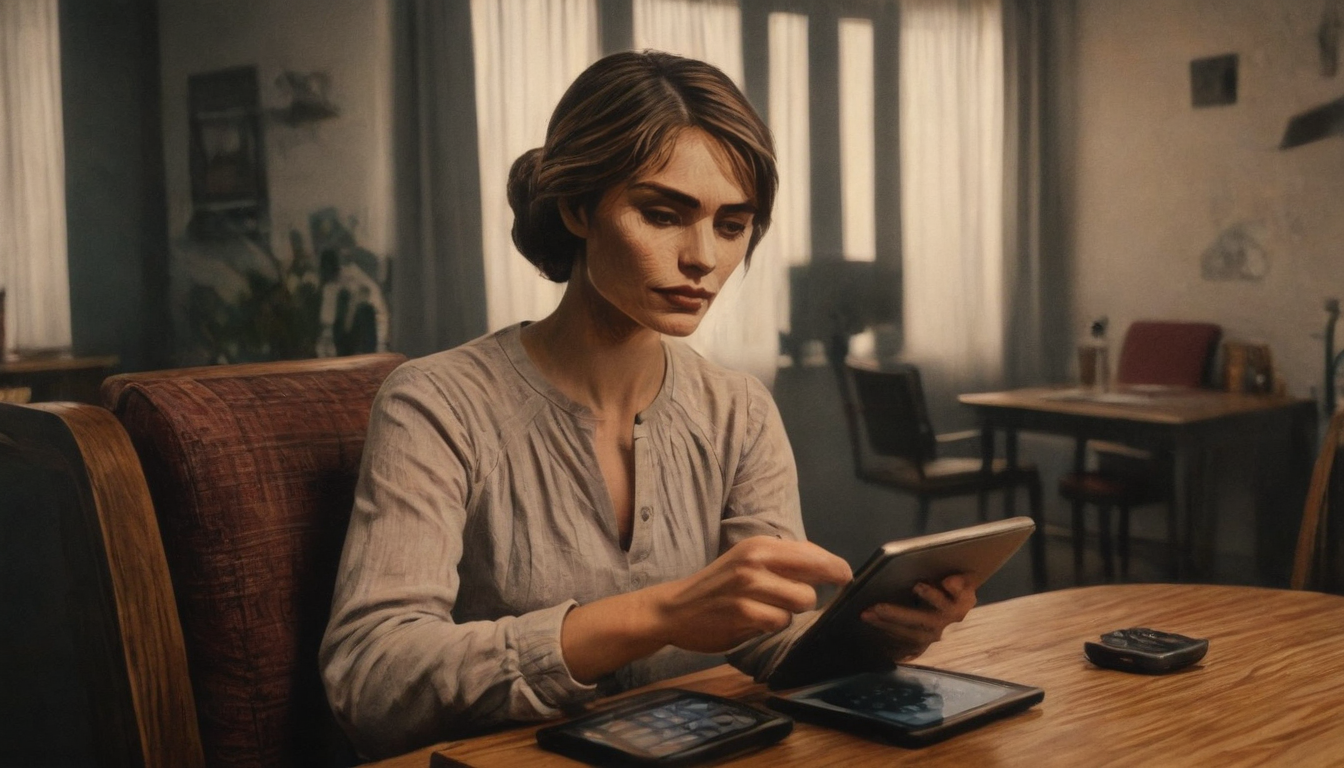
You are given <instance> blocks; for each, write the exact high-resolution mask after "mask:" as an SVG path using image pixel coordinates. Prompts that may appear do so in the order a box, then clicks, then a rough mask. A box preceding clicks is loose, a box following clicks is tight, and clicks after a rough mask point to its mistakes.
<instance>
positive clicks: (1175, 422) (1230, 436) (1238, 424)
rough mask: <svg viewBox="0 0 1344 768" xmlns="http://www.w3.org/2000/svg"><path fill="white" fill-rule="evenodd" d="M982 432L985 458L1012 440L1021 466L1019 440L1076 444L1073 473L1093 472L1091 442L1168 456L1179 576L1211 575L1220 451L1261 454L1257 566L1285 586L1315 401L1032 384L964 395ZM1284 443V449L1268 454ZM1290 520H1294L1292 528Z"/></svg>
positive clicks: (1174, 574)
mask: <svg viewBox="0 0 1344 768" xmlns="http://www.w3.org/2000/svg"><path fill="white" fill-rule="evenodd" d="M958 400H959V401H960V402H961V403H962V404H963V405H966V406H969V407H970V408H971V409H972V410H974V411H975V413H976V417H977V419H978V420H979V422H980V426H981V429H982V432H983V436H982V453H983V454H984V457H985V460H986V461H990V460H992V458H993V451H994V441H995V435H996V434H997V433H999V432H1002V433H1003V435H1004V458H1005V460H1006V461H1007V462H1008V464H1009V466H1010V467H1011V466H1015V465H1016V463H1017V461H1018V434H1019V433H1020V432H1041V433H1048V434H1055V435H1062V436H1066V437H1071V438H1073V439H1074V455H1073V471H1074V472H1076V473H1082V472H1083V471H1084V470H1085V469H1086V462H1087V453H1086V446H1087V442H1088V441H1089V440H1109V441H1114V442H1117V443H1123V444H1125V445H1129V446H1133V447H1137V448H1141V449H1144V450H1149V451H1153V452H1169V453H1170V454H1171V456H1172V466H1173V470H1172V477H1171V483H1170V489H1171V493H1170V498H1169V503H1170V504H1171V506H1172V509H1173V514H1171V515H1170V516H1169V519H1168V542H1169V543H1172V544H1173V545H1174V546H1173V549H1172V560H1171V566H1170V574H1169V575H1170V576H1171V578H1172V579H1174V580H1175V579H1185V578H1190V577H1196V578H1197V577H1201V576H1207V574H1208V573H1209V572H1210V563H1211V561H1212V558H1213V552H1214V549H1215V546H1216V537H1217V524H1218V516H1217V515H1216V514H1213V513H1212V512H1211V511H1210V509H1209V506H1210V505H1208V504H1207V503H1206V499H1207V497H1208V495H1209V493H1208V491H1209V488H1208V483H1209V481H1210V478H1212V477H1216V476H1217V471H1216V470H1217V468H1216V467H1214V466H1211V465H1212V464H1213V460H1212V457H1213V456H1214V455H1215V451H1214V449H1215V448H1218V449H1222V448H1224V447H1228V446H1230V447H1231V448H1232V449H1234V450H1240V451H1244V452H1248V453H1250V454H1253V456H1254V458H1255V460H1254V463H1253V464H1252V467H1253V471H1254V477H1253V478H1252V482H1251V487H1252V492H1251V495H1252V496H1253V497H1254V500H1255V505H1256V514H1257V518H1258V519H1257V529H1256V536H1257V542H1256V546H1257V560H1258V561H1259V567H1260V570H1261V572H1262V575H1263V577H1264V581H1266V582H1267V583H1283V584H1286V583H1287V570H1288V563H1287V560H1288V558H1289V557H1291V554H1292V552H1293V537H1294V536H1295V535H1296V532H1297V526H1296V522H1295V521H1296V519H1297V518H1298V517H1300V515H1301V511H1302V503H1303V499H1304V498H1305V495H1306V489H1307V481H1308V477H1309V475H1310V472H1311V462H1312V457H1313V456H1314V455H1315V450H1316V431H1317V429H1316V428H1317V423H1316V422H1317V412H1316V403H1315V401H1313V400H1308V399H1303V398H1298V397H1293V396H1290V395H1274V394H1252V393H1243V392H1225V391H1222V390H1213V389H1191V388H1184V387H1161V386H1131V387H1109V388H1106V389H1102V388H1083V387H1029V388H1024V389H1015V390H1008V391H1003V392H978V393H971V394H964V395H961V396H960V397H959V398H958ZM1270 445H1275V446H1277V445H1284V446H1286V450H1282V451H1279V450H1269V449H1268V447H1269V446H1270ZM1285 520H1290V521H1293V522H1292V523H1291V524H1285Z"/></svg>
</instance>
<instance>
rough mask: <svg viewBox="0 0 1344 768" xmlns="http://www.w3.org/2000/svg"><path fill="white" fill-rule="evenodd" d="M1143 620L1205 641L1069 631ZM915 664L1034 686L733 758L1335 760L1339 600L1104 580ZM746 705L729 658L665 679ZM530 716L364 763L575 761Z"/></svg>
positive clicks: (1048, 596)
mask: <svg viewBox="0 0 1344 768" xmlns="http://www.w3.org/2000/svg"><path fill="white" fill-rule="evenodd" d="M1132 626H1147V627H1152V628H1155V629H1162V630H1166V631H1171V632H1178V633H1181V634H1185V635H1190V636H1192V637H1204V638H1208V639H1209V642H1210V646H1209V652H1208V655H1207V656H1206V657H1205V658H1204V660H1203V661H1202V662H1201V663H1200V664H1198V665H1196V666H1194V667H1191V668H1189V669H1187V670H1184V671H1181V672H1177V673H1174V674H1170V675H1165V676H1146V675H1135V674H1127V673H1124V672H1115V671H1111V670H1105V669H1099V668H1097V667H1094V666H1093V665H1092V664H1090V663H1089V662H1088V661H1087V660H1086V659H1085V658H1084V657H1083V654H1082V647H1083V642H1084V641H1086V640H1093V639H1096V638H1097V636H1099V635H1101V634H1102V633H1104V632H1107V631H1110V630H1113V629H1119V628H1122V627H1132ZM920 662H921V663H923V664H928V665H931V666H936V667H941V668H944V669H950V670H957V671H962V672H970V673H973V674H979V675H985V676H989V677H996V678H1000V679H1004V680H1011V681H1014V682H1019V683H1025V684H1029V685H1036V686H1040V687H1041V688H1044V689H1045V701H1044V702H1042V703H1041V704H1039V705H1037V706H1036V707H1034V708H1032V709H1031V710H1029V711H1027V712H1025V713H1023V714H1020V715H1016V716H1012V717H1010V718H1007V719H1004V720H1001V721H998V722H995V723H992V724H990V725H987V726H985V727H983V728H980V729H979V730H976V731H973V732H971V733H967V734H963V735H961V736H957V737H954V738H952V739H951V740H949V741H946V742H943V743H941V744H937V745H934V746H931V747H927V748H924V749H920V750H906V749H901V748H898V747H892V746H888V745H885V744H882V743H878V742H875V741H869V740H866V739H862V738H859V737H855V736H850V735H848V734H845V733H842V732H839V731H833V730H827V729H823V728H820V727H817V726H812V725H809V724H806V723H801V722H800V723H798V724H797V726H796V727H795V730H794V732H793V734H792V735H790V736H789V737H788V738H786V739H785V740H784V741H782V742H780V743H779V744H777V745H775V746H773V747H770V748H768V749H765V750H762V751H760V752H757V753H754V754H750V755H746V756H743V757H741V758H738V759H737V760H734V761H731V764H732V765H741V766H771V767H772V768H780V767H782V766H795V765H796V766H831V765H844V766H860V767H861V766H878V765H881V766H895V765H919V766H1030V767H1031V768H1040V767H1041V766H1089V767H1098V768H1099V767H1102V766H1116V767H1117V768H1120V767H1123V768H1133V767H1134V766H1220V767H1221V766H1263V765H1285V766H1338V765H1341V764H1342V763H1344V686H1342V685H1341V683H1344V597H1338V596H1332V595H1325V594H1320V593H1315V592H1300V591H1287V590H1270V589H1259V588H1254V587H1231V586H1207V585H1167V584H1142V585H1110V586H1098V587H1086V588H1079V589H1068V590H1061V591H1057V592H1046V593H1041V594H1036V595H1029V596H1026V597H1020V598H1017V599H1014V600H1008V601H1004V602H1001V603H995V604H992V605H986V606H981V607H978V608H976V609H975V610H973V611H972V612H971V614H970V616H969V617H967V620H966V621H965V622H963V623H962V624H960V625H956V626H954V627H953V628H951V629H950V630H949V631H948V632H947V634H946V636H945V637H944V639H943V641H942V642H940V643H938V644H936V645H935V646H934V647H933V648H932V649H930V651H929V652H928V653H926V654H925V655H924V656H923V657H922V658H921V659H920ZM673 685H675V686H679V687H684V688H691V689H695V690H703V691H709V692H713V693H718V694H721V695H727V696H732V697H734V698H738V699H742V700H745V701H753V702H760V701H762V700H763V699H764V698H765V697H766V695H767V692H766V691H765V690H764V689H763V688H762V687H761V686H758V685H755V684H753V683H751V681H750V680H748V679H747V678H746V677H745V676H743V675H742V674H740V673H738V672H736V671H735V670H733V669H731V668H729V667H717V668H715V669H712V670H707V671H706V672H702V673H698V674H696V675H691V676H687V677H685V678H679V679H677V680H673V681H668V682H667V683H664V684H663V685H662V686H660V687H667V686H673ZM535 731H536V727H535V726H527V727H522V728H517V729H512V730H508V731H504V732H500V733H496V734H491V735H488V736H483V737H479V738H476V739H469V740H464V741H460V742H454V743H450V744H444V745H438V746H437V747H434V748H428V749H424V750H421V751H419V752H415V753H412V754H409V755H404V756H402V757H399V758H396V759H393V760H388V761H383V762H381V763H377V764H376V765H378V766H379V768H411V766H415V767H416V768H424V766H426V765H427V764H431V757H432V764H433V765H435V766H457V765H468V766H476V767H477V768H492V767H494V766H501V767H502V766H509V767H510V768H517V767H521V768H528V767H529V766H565V765H576V764H575V763H573V762H571V761H568V760H566V759H565V758H562V757H559V756H557V755H552V754H550V753H547V752H544V751H542V750H541V749H539V748H537V746H536V744H535V741H534V737H533V734H534V732H535Z"/></svg>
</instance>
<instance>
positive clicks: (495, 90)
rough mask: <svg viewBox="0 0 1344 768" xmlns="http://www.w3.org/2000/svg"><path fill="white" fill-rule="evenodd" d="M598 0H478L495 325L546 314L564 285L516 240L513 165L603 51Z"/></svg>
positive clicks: (484, 215)
mask: <svg viewBox="0 0 1344 768" xmlns="http://www.w3.org/2000/svg"><path fill="white" fill-rule="evenodd" d="M597 19H598V16H597V7H596V2H595V0H472V2H471V27H472V44H473V46H474V57H475V65H476V124H477V137H478V138H477V143H478V145H479V151H480V168H481V230H482V232H481V240H482V250H483V251H484V258H485V287H486V312H487V315H488V324H489V327H490V329H491V330H495V329H498V328H501V327H503V326H506V325H510V324H512V323H516V322H518V321H520V320H538V319H540V318H542V317H544V316H545V315H547V314H549V313H550V311H551V310H552V309H554V308H555V305H556V304H557V303H558V302H559V301H560V295H561V294H562V293H563V292H564V286H562V285H560V284H558V283H552V282H551V281H549V280H547V279H545V278H543V277H541V276H540V274H539V273H538V272H537V269H536V268H535V267H533V266H532V264H531V263H529V262H528V261H527V259H525V258H523V257H522V255H521V254H519V253H518V251H517V250H516V249H515V248H514V247H513V240H512V239H511V238H510V235H509V230H510V227H512V225H513V212H512V211H511V210H510V209H509V203H508V199H507V196H506V192H505V188H506V186H507V183H508V175H509V167H510V166H511V165H512V164H513V161H514V160H516V159H517V158H518V156H519V155H521V154H522V153H523V152H526V151H527V150H529V149H532V148H534V147H539V146H541V144H542V142H543V141H545V139H546V123H547V122H548V121H549V120H550V117H551V111H552V110H553V109H555V104H556V102H558V101H559V100H560V97H561V96H562V95H563V94H564V92H565V88H567V87H568V86H569V84H570V83H571V82H573V80H574V78H576V77H578V75H579V73H580V72H582V71H583V70H584V69H585V68H586V67H587V66H588V65H589V64H591V63H593V62H594V61H596V60H597V58H598V57H599V55H600V53H601V48H600V43H599V39H598V21H597Z"/></svg>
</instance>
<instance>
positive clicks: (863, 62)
mask: <svg viewBox="0 0 1344 768" xmlns="http://www.w3.org/2000/svg"><path fill="white" fill-rule="evenodd" d="M839 29H840V185H841V186H840V190H841V193H840V212H841V217H842V218H841V221H842V224H841V237H842V240H841V242H842V243H843V245H844V248H843V252H844V256H845V258H846V259H848V260H850V261H873V260H875V259H876V258H877V218H876V213H875V209H874V201H873V195H874V193H875V191H876V184H875V179H876V168H877V157H876V152H875V148H874V140H873V102H874V90H873V22H872V21H871V20H869V19H845V18H842V19H840V24H839Z"/></svg>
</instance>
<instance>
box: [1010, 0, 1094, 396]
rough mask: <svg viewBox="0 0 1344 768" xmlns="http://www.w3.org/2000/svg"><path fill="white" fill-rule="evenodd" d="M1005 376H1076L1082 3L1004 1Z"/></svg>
mask: <svg viewBox="0 0 1344 768" xmlns="http://www.w3.org/2000/svg"><path fill="white" fill-rule="evenodd" d="M1003 15H1004V60H1005V68H1004V75H1005V78H1006V81H1005V90H1004V130H1005V136H1004V258H1005V264H1004V268H1005V269H1004V275H1005V280H1006V281H1007V285H1006V291H1007V298H1008V302H1007V307H1008V313H1009V315H1008V322H1007V324H1006V329H1007V330H1006V334H1007V338H1006V339H1005V359H1004V378H1005V383H1006V384H1008V385H1009V386H1026V385H1031V384H1040V383H1046V382H1061V381H1066V380H1067V377H1068V376H1069V375H1070V370H1071V369H1070V366H1071V364H1072V354H1073V353H1072V350H1073V347H1074V343H1075V342H1076V338H1075V334H1074V333H1073V330H1074V329H1073V327H1072V325H1073V321H1072V300H1071V296H1070V294H1071V289H1070V286H1071V274H1070V269H1071V268H1070V263H1071V262H1070V259H1069V253H1068V249H1069V243H1070V241H1071V230H1070V224H1069V223H1070V222H1071V221H1072V212H1071V210H1070V200H1071V197H1072V196H1071V186H1070V185H1071V179H1070V176H1069V173H1068V165H1067V163H1066V162H1065V160H1066V159H1067V158H1069V157H1070V156H1071V151H1070V150H1071V147H1072V145H1073V129H1072V120H1071V115H1072V114H1073V103H1072V92H1073V91H1072V81H1071V79H1070V72H1071V71H1072V61H1073V53H1072V45H1073V39H1074V36H1073V18H1074V2H1073V0H1004V3H1003Z"/></svg>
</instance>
